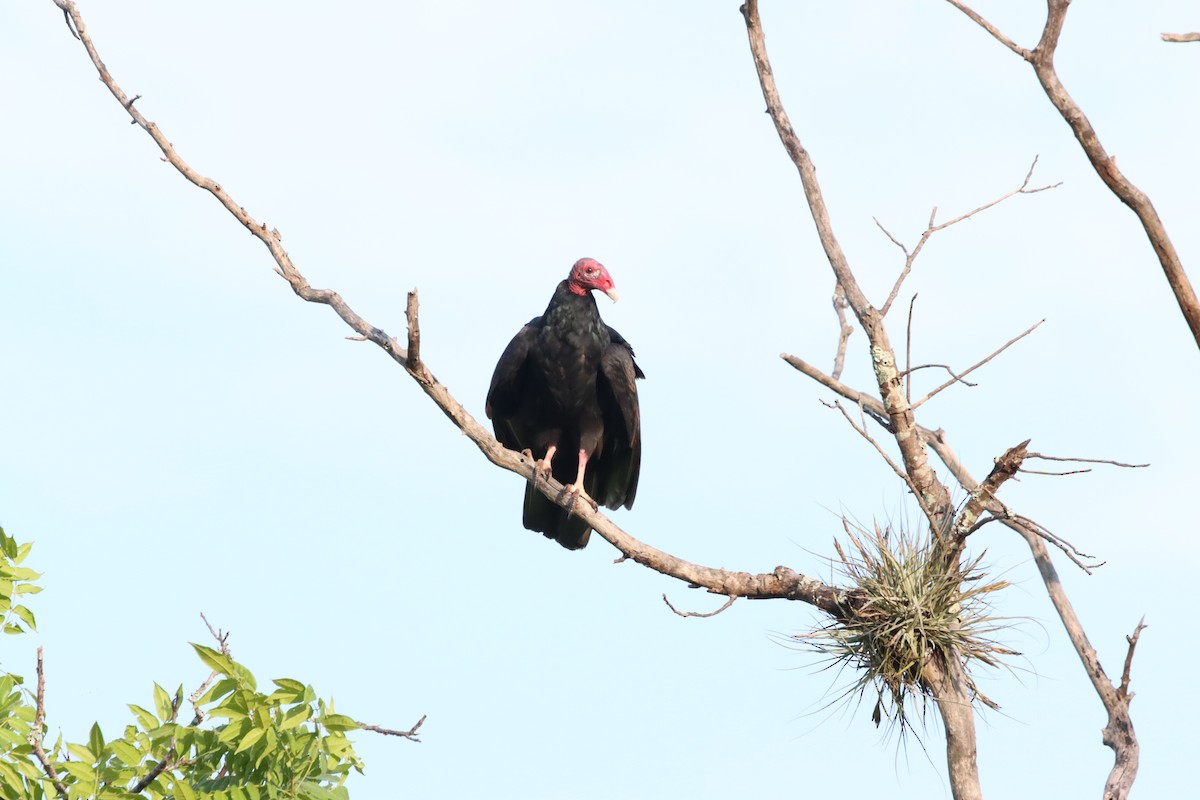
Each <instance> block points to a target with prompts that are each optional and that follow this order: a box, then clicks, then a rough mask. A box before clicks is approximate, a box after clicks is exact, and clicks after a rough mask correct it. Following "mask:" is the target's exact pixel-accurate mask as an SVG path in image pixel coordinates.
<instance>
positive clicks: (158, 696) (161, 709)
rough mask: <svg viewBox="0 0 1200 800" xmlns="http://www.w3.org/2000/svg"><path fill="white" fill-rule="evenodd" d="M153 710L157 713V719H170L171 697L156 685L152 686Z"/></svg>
mask: <svg viewBox="0 0 1200 800" xmlns="http://www.w3.org/2000/svg"><path fill="white" fill-rule="evenodd" d="M154 710H155V711H157V712H158V718H159V719H161V720H168V719H170V718H171V711H172V709H171V695H169V694H167V690H166V689H164V688H163V687H161V686H159V685H158V684H157V683H156V684H154Z"/></svg>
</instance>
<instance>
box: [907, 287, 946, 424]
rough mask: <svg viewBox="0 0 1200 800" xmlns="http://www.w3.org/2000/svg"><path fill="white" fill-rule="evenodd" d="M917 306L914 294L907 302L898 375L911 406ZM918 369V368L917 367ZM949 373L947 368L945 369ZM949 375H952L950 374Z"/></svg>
mask: <svg viewBox="0 0 1200 800" xmlns="http://www.w3.org/2000/svg"><path fill="white" fill-rule="evenodd" d="M916 304H917V295H916V293H915V292H914V293H913V296H912V299H911V300H909V301H908V325H907V326H906V328H905V334H904V372H902V373H900V377H901V378H902V379H904V399H905V400H907V401H908V402H909V405H910V406H911V405H912V378H910V377H909V376H910V375H911V374H912V371H913V370H912V321H913V307H914V306H916ZM918 369H919V367H918ZM946 369H947V371H949V367H947V368H946ZM950 374H951V375H953V374H954V373H953V372H951V373H950Z"/></svg>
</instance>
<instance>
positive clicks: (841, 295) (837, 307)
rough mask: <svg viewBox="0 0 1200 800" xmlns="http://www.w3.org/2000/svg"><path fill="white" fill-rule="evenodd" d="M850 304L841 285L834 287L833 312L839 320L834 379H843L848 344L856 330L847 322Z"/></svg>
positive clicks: (834, 359) (834, 358)
mask: <svg viewBox="0 0 1200 800" xmlns="http://www.w3.org/2000/svg"><path fill="white" fill-rule="evenodd" d="M849 307H850V304H849V303H848V302H846V290H845V289H843V288H842V285H841V284H840V283H839V284H837V285H836V286H834V287H833V311H834V313H835V314H837V318H838V343H837V353H836V354H835V355H834V357H833V377H834V378H838V377H841V374H842V368H843V367H845V366H846V342H848V341H849V340H850V334H852V333H854V328H853V327H851V326H850V324H849V323H848V322H846V309H847V308H849Z"/></svg>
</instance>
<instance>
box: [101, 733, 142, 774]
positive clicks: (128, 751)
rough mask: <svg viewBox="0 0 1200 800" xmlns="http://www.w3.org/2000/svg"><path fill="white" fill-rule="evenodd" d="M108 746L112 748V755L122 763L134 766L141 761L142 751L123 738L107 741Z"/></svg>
mask: <svg viewBox="0 0 1200 800" xmlns="http://www.w3.org/2000/svg"><path fill="white" fill-rule="evenodd" d="M108 746H109V747H110V748H111V749H112V751H113V755H115V756H116V757H117V758H119V759H120V760H121V763H122V764H127V765H129V766H131V767H136V766H137V765H138V764H140V763H141V761H142V751H141V750H138V749H137V748H136V747H134V746H133V745H132V744H130V743H129V742H127V741H126V740H124V739H113V740H112V741H111V742H109V743H108Z"/></svg>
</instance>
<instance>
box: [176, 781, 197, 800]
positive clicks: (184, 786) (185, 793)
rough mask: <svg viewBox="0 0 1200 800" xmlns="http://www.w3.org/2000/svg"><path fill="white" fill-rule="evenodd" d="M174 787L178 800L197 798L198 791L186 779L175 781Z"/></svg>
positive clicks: (193, 799) (195, 799)
mask: <svg viewBox="0 0 1200 800" xmlns="http://www.w3.org/2000/svg"><path fill="white" fill-rule="evenodd" d="M174 789H175V797H176V798H177V800H197V796H196V791H195V790H194V789H192V787H191V785H189V784H188V782H187V781H186V780H182V781H175V786H174Z"/></svg>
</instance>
